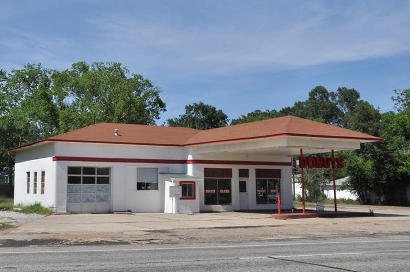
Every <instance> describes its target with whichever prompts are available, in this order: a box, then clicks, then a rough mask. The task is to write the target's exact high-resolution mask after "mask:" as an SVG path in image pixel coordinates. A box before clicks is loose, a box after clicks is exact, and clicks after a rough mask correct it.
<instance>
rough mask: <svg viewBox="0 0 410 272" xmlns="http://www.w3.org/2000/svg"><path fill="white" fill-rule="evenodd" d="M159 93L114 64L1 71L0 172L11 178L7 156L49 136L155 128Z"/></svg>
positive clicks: (162, 105) (160, 103)
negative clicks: (124, 126) (107, 125)
mask: <svg viewBox="0 0 410 272" xmlns="http://www.w3.org/2000/svg"><path fill="white" fill-rule="evenodd" d="M159 93H160V90H159V89H158V87H156V86H154V84H153V83H152V82H151V81H150V80H148V79H146V78H144V77H143V76H142V75H139V74H131V73H130V72H129V70H128V69H127V68H126V67H124V66H122V65H121V64H120V63H115V62H113V63H111V62H110V63H101V62H96V63H92V64H87V63H85V62H78V63H74V64H73V65H72V67H71V68H70V69H67V70H64V71H56V70H51V69H47V68H44V67H42V66H41V65H40V64H37V65H34V64H28V65H26V66H24V67H23V68H22V69H16V70H12V71H11V72H10V73H6V72H5V71H3V70H0V171H6V172H9V173H12V172H13V166H14V160H13V157H10V158H9V157H8V156H7V155H6V153H5V151H6V150H8V149H11V148H13V147H16V146H20V145H23V144H26V143H30V142H34V141H37V140H40V139H43V138H47V137H49V136H52V135H56V134H60V133H63V132H67V131H71V130H74V129H77V128H80V127H85V126H88V125H91V124H95V123H99V122H118V123H131V124H147V125H152V124H155V120H157V119H159V117H160V114H161V112H163V111H165V103H164V102H163V101H162V100H161V98H160V96H159Z"/></svg>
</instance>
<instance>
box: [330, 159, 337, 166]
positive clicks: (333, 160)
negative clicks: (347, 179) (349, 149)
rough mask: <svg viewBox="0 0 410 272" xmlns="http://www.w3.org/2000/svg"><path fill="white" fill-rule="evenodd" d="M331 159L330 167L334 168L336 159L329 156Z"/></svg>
mask: <svg viewBox="0 0 410 272" xmlns="http://www.w3.org/2000/svg"><path fill="white" fill-rule="evenodd" d="M330 160H331V161H332V168H336V159H335V158H330Z"/></svg>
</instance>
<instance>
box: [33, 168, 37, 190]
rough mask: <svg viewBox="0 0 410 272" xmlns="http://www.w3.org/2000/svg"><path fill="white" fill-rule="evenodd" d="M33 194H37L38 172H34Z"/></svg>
mask: <svg viewBox="0 0 410 272" xmlns="http://www.w3.org/2000/svg"><path fill="white" fill-rule="evenodd" d="M33 185H34V186H33V194H37V172H34V184H33Z"/></svg>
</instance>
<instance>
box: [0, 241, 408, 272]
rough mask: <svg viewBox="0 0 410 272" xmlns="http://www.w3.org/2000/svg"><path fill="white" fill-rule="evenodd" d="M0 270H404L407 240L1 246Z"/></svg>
mask: <svg viewBox="0 0 410 272" xmlns="http://www.w3.org/2000/svg"><path fill="white" fill-rule="evenodd" d="M0 271H372V272H375V271H377V272H381V271H389V272H392V271H410V236H385V237H351V238H333V239H323V238H322V239H289V240H266V241H262V242H246V243H245V242H244V243H220V244H184V245H146V246H135V245H122V246H119V245H103V246H76V247H73V246H67V247H3V248H0Z"/></svg>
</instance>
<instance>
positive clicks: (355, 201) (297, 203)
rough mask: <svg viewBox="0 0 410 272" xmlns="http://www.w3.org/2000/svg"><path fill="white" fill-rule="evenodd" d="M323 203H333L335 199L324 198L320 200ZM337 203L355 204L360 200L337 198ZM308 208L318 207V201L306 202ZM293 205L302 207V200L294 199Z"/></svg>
mask: <svg viewBox="0 0 410 272" xmlns="http://www.w3.org/2000/svg"><path fill="white" fill-rule="evenodd" d="M320 202H321V203H324V204H333V203H334V202H333V199H323V200H321V201H320ZM337 204H353V205H360V203H359V201H357V200H352V199H343V198H340V199H337ZM305 205H306V208H313V209H316V202H307V201H306V202H305ZM293 206H294V207H295V208H301V207H302V201H300V200H296V199H295V200H293Z"/></svg>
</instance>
